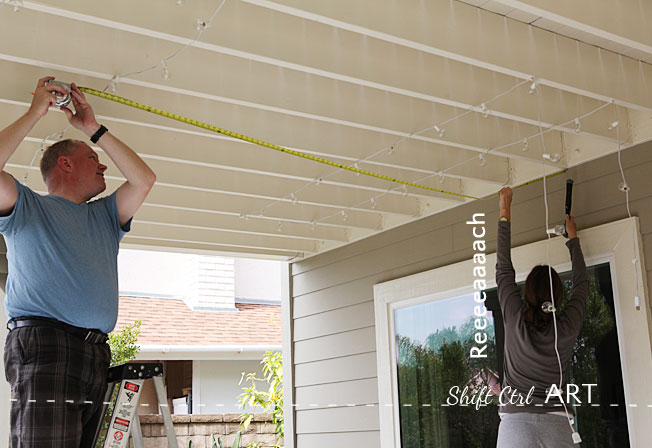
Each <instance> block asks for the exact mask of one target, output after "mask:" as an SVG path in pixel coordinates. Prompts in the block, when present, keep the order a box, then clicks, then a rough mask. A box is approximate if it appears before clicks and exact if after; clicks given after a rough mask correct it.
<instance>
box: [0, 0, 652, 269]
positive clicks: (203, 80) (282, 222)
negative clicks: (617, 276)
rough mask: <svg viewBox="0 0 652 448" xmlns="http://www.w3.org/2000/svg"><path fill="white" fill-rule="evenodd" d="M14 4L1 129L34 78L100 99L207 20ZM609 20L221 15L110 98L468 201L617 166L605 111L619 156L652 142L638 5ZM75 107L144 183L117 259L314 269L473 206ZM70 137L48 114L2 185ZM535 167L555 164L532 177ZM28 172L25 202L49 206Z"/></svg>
mask: <svg viewBox="0 0 652 448" xmlns="http://www.w3.org/2000/svg"><path fill="white" fill-rule="evenodd" d="M18 3H19V4H20V5H21V9H20V11H18V12H15V11H14V6H15V5H16V4H17V3H16V1H14V0H8V1H7V2H5V4H4V5H3V7H1V8H0V22H1V23H2V26H1V27H0V70H2V73H3V74H4V76H3V83H2V84H1V85H0V125H1V126H6V125H7V124H9V123H10V122H11V121H13V120H14V119H16V118H17V117H18V116H19V115H20V114H21V113H24V112H25V111H26V110H27V107H28V106H29V101H30V98H31V96H30V92H31V91H32V90H33V88H34V85H35V83H36V80H37V79H38V78H39V77H41V76H44V75H48V74H52V75H53V76H56V77H57V79H58V80H61V81H65V82H72V81H74V82H76V83H77V84H78V85H82V86H87V87H92V88H95V89H99V90H102V89H103V88H104V87H105V86H106V85H107V84H108V82H109V81H110V80H111V78H112V77H113V76H115V75H121V74H125V73H130V72H137V71H140V70H142V69H144V68H147V67H149V66H152V65H156V64H158V63H159V62H160V61H161V60H162V59H164V58H166V57H168V56H170V55H171V54H173V53H174V52H175V51H177V50H179V49H180V48H182V47H183V46H184V45H186V44H187V43H189V42H190V41H191V40H192V39H193V38H194V37H195V34H196V30H195V28H194V24H195V22H196V20H197V19H202V20H207V19H208V18H209V17H210V16H211V14H212V13H213V11H214V10H215V9H216V8H217V6H218V5H219V3H220V2H219V1H207V0H185V2H180V3H183V5H178V4H177V3H179V2H177V1H175V0H156V1H155V0H140V1H138V2H133V1H128V0H114V1H111V2H106V1H99V0H85V1H81V0H77V1H75V0H56V1H55V0H43V1H38V2H32V1H22V2H18ZM604 3H605V4H604V5H601V7H600V8H596V7H594V6H592V3H591V2H589V0H576V1H574V2H572V5H570V4H568V2H567V1H564V0H547V1H545V2H541V1H537V0H489V1H486V0H463V1H462V0H460V1H451V0H429V1H427V2H426V1H423V0H358V1H355V2H351V1H344V0H329V1H319V0H274V1H270V0H226V2H225V4H224V7H223V8H222V10H221V11H220V12H219V14H218V15H217V16H216V17H215V19H214V21H213V22H212V24H211V26H210V27H209V28H207V29H206V30H205V32H204V33H203V34H202V35H201V37H200V39H199V40H198V41H197V42H195V43H194V44H193V45H192V46H191V47H189V48H188V49H187V50H185V51H184V52H182V53H181V54H180V55H179V56H178V57H176V58H174V59H173V60H171V61H170V62H169V63H168V70H169V74H170V77H169V79H164V77H163V76H162V70H159V69H157V70H153V71H150V72H147V73H143V74H140V75H136V76H133V77H123V78H121V80H120V84H119V87H118V91H117V92H116V94H117V95H120V96H122V97H126V98H129V99H133V100H135V101H138V102H141V103H144V104H147V105H151V106H154V107H158V108H160V109H164V110H168V111H170V112H173V113H177V114H180V115H183V116H187V117H190V118H194V119H197V120H200V121H203V122H206V123H209V124H214V125H217V126H220V127H222V128H225V129H229V130H232V131H235V132H238V133H241V134H244V135H247V136H251V137H255V138H258V139H261V140H264V141H267V142H271V143H274V144H276V145H281V146H284V147H288V148H292V149H296V150H299V151H303V152H306V153H309V154H312V155H315V156H318V157H322V158H326V159H329V160H332V161H334V162H338V163H342V164H346V165H354V164H357V166H359V167H360V168H361V169H364V170H368V171H373V172H377V173H380V174H383V175H386V176H391V177H396V178H399V179H402V180H405V181H410V182H416V183H422V184H424V185H428V186H431V187H434V188H437V189H441V190H446V191H450V192H454V193H462V194H465V195H470V196H477V197H482V196H486V195H489V194H493V193H495V192H496V191H497V190H498V189H499V188H500V187H501V186H502V185H504V184H509V185H518V184H520V183H522V182H525V181H529V180H531V179H534V178H537V177H539V176H541V173H542V163H545V164H546V170H547V172H548V173H553V172H557V171H559V170H561V169H564V168H566V167H571V166H575V165H578V164H581V163H583V162H585V161H588V160H591V159H594V158H597V157H600V156H602V155H605V154H608V153H612V152H614V151H616V150H617V148H618V144H617V134H616V129H613V128H612V129H609V127H610V124H611V123H613V122H614V121H616V111H617V114H618V122H619V128H618V129H619V134H620V138H621V140H622V142H623V146H624V147H626V146H631V145H633V144H637V143H640V142H642V141H645V140H648V139H650V138H652V65H650V64H651V63H652V35H651V34H650V33H649V28H648V24H649V23H650V21H651V20H652V3H650V2H648V1H645V0H618V1H617V0H605V2H604ZM531 77H533V78H534V79H535V81H536V90H535V92H534V93H529V90H530V87H531V86H530V85H531V82H530V81H528V80H529V79H530V78H531ZM515 86H516V87H515ZM506 92H507V93H506ZM496 97H498V98H497V99H495V100H492V99H493V98H496ZM89 101H90V102H91V104H92V105H93V107H94V109H95V111H96V114H97V115H98V116H99V117H100V121H101V122H102V123H104V124H105V125H106V126H107V127H108V128H109V129H111V131H112V132H114V133H115V134H116V135H117V136H119V137H120V138H121V139H123V140H125V141H126V142H127V143H128V144H129V145H130V146H132V147H133V148H134V149H135V150H136V151H137V152H138V153H139V154H140V155H141V156H142V157H143V158H144V159H145V160H146V161H147V163H149V164H150V165H151V166H152V168H153V169H154V170H155V171H156V173H157V175H158V182H157V184H156V185H155V187H154V189H153V190H152V192H151V194H150V196H149V197H148V199H147V201H146V203H145V204H144V206H143V208H142V209H141V210H140V211H139V212H138V214H137V215H136V217H135V223H134V226H133V230H132V232H131V233H130V234H129V235H128V236H126V237H125V239H124V240H123V244H124V245H125V246H128V247H140V248H149V249H152V250H179V251H197V252H206V253H219V254H225V253H226V254H231V255H234V256H254V257H261V258H276V259H293V258H295V257H308V256H311V255H314V254H316V253H320V252H323V251H326V250H329V249H332V248H334V247H338V246H341V245H344V244H347V243H349V242H352V241H355V240H357V239H360V238H364V237H366V236H369V235H372V234H375V233H378V232H382V231H383V230H386V229H388V228H391V227H395V226H397V225H400V224H404V223H407V222H410V221H412V220H415V219H418V218H421V217H423V216H427V215H431V214H434V213H438V212H440V211H443V210H446V209H448V208H451V207H455V206H458V205H459V204H461V203H464V202H465V201H468V200H470V199H464V198H461V197H458V196H452V195H447V194H443V193H439V192H433V191H429V190H424V189H419V188H414V187H407V190H406V191H407V194H406V193H405V191H404V190H403V189H402V188H401V186H400V185H397V184H395V183H392V182H389V181H386V180H381V179H376V178H372V177H368V176H365V175H356V174H355V173H351V172H347V171H342V170H338V169H336V168H333V167H330V166H326V165H322V164H318V163H316V162H313V161H309V160H304V159H301V158H297V157H294V156H291V155H287V154H283V153H280V152H277V151H274V150H271V149H268V148H264V147H260V146H255V145H252V144H248V143H244V142H241V141H237V140H234V139H231V138H228V137H224V136H222V135H217V134H210V133H209V132H208V131H205V130H202V129H198V128H195V127H191V126H189V125H185V124H182V123H179V122H176V121H172V120H169V119H165V118H162V117H159V116H155V115H151V114H148V113H146V112H143V111H140V110H136V109H132V108H128V107H126V106H123V105H120V104H117V103H113V102H109V101H107V100H103V99H100V98H96V97H92V96H89ZM612 101H613V102H614V103H613V104H612V103H611V102H612ZM483 103H485V105H486V108H487V109H488V111H489V114H488V116H487V117H484V116H483V113H482V106H481V105H482V104H483ZM466 111H469V112H468V113H466V114H464V112H466ZM460 115H462V116H460ZM577 117H581V119H580V127H579V129H577V125H576V122H575V118H577ZM442 123H445V124H442ZM539 123H541V124H542V126H543V128H544V130H546V132H545V134H544V137H543V142H542V139H541V138H540V137H538V136H537V133H538V132H539ZM434 125H439V127H440V128H442V129H444V130H445V133H444V134H443V135H440V133H439V132H437V131H436V130H435V129H433V126H434ZM65 126H66V121H65V117H64V116H63V114H62V113H60V112H56V111H53V113H50V114H48V116H47V117H46V118H45V119H44V120H42V122H41V123H40V124H39V125H38V126H37V127H36V128H35V129H34V130H33V132H32V133H31V134H30V136H29V137H28V138H27V139H26V140H25V142H23V144H22V145H21V146H20V148H19V149H18V151H17V153H16V154H15V155H14V157H12V159H11V160H10V163H9V165H8V168H7V169H8V171H10V172H11V173H12V174H14V175H15V176H16V177H18V178H22V177H23V176H24V175H25V173H26V172H27V170H28V167H29V165H30V161H31V160H32V157H33V154H34V153H35V151H37V150H38V148H39V146H40V142H41V140H42V139H44V138H45V137H47V136H48V135H51V134H52V133H54V132H56V131H57V130H61V129H63V128H65ZM424 129H427V130H426V131H425V132H422V133H419V134H415V133H416V132H418V131H421V130H424ZM577 131H579V132H577ZM65 135H66V137H72V138H79V139H82V136H81V135H80V134H78V133H77V132H76V131H74V130H68V131H66V134H65ZM524 139H527V142H528V145H527V150H524V145H523V140H524ZM397 142H398V143H397ZM544 143H545V151H544ZM510 144H512V145H511V146H509V145H510ZM391 146H394V150H393V151H391V150H389V148H390V147H391ZM383 149H384V150H383ZM544 152H546V153H558V154H560V155H561V157H562V159H561V161H560V162H558V163H551V162H549V161H544V160H543V157H542V154H543V153H544ZM374 154H376V155H375V156H374V157H372V158H369V157H370V156H372V155H374ZM480 155H482V156H483V157H484V158H485V160H486V162H485V163H484V164H481V161H480V160H479V156H480ZM103 161H107V157H106V156H104V157H103ZM34 165H35V166H34V167H33V168H32V171H31V174H30V179H29V185H30V186H31V187H32V188H34V189H35V190H37V191H41V192H44V191H45V187H44V185H43V184H42V182H41V180H40V176H39V174H38V172H37V170H36V166H38V163H35V164H34ZM107 174H108V182H107V183H108V188H109V189H112V188H115V187H116V186H117V185H119V183H120V182H121V180H122V179H121V176H120V173H119V172H118V171H117V169H116V168H115V167H114V166H113V165H112V164H110V163H109V170H108V172H107ZM424 178H426V179H425V180H421V179H424ZM316 179H322V181H321V182H316ZM388 190H389V191H388ZM372 198H374V199H373V200H372ZM261 211H262V214H261Z"/></svg>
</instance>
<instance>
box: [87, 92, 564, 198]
mask: <svg viewBox="0 0 652 448" xmlns="http://www.w3.org/2000/svg"><path fill="white" fill-rule="evenodd" d="M79 90H81V91H82V92H84V93H88V94H89V95H94V96H98V97H100V98H104V99H106V100H110V101H115V102H116V103H120V104H124V105H125V106H130V107H134V108H136V109H140V110H144V111H146V112H151V113H153V114H156V115H160V116H161V117H165V118H170V119H172V120H176V121H180V122H181V123H185V124H190V125H192V126H196V127H198V128H202V129H206V130H208V131H211V132H215V133H218V134H222V135H226V136H228V137H232V138H236V139H238V140H242V141H244V142H248V143H253V144H254V145H259V146H263V147H265V148H269V149H274V150H276V151H280V152H284V153H286V154H291V155H293V156H297V157H303V158H304V159H308V160H312V161H313V162H318V163H322V164H324V165H329V166H333V167H335V168H340V169H343V170H347V171H351V172H353V173H356V174H364V175H365V176H371V177H375V178H377V179H383V180H388V181H390V182H395V183H398V184H403V185H408V186H410V187H415V188H421V189H424V190H429V191H436V192H438V193H444V194H449V195H452V196H458V197H462V198H467V199H491V198H495V197H497V196H498V193H496V194H494V195H491V196H488V197H485V198H478V197H475V196H469V195H466V194H462V193H455V192H453V191H446V190H440V189H438V188H433V187H429V186H427V185H421V184H417V183H414V182H408V181H405V180H401V179H397V178H395V177H390V176H385V175H384V174H378V173H374V172H373V171H366V170H361V169H359V168H355V167H353V166H349V165H344V164H342V163H337V162H333V161H332V160H327V159H322V158H321V157H316V156H313V155H310V154H306V153H305V152H301V151H295V150H293V149H289V148H285V147H283V146H278V145H275V144H273V143H268V142H265V141H263V140H258V139H256V138H253V137H248V136H246V135H243V134H238V133H237V132H233V131H229V130H228V129H222V128H220V127H217V126H213V125H211V124H207V123H203V122H201V121H198V120H194V119H192V118H187V117H183V116H181V115H178V114H173V113H171V112H167V111H164V110H161V109H157V108H156V107H152V106H147V105H145V104H141V103H138V102H136V101H133V100H130V99H127V98H123V97H121V96H117V95H113V94H111V93H106V92H102V91H101V90H95V89H91V88H89V87H79ZM564 172H565V171H560V172H558V173H554V174H551V175H549V176H546V178H550V177H554V176H558V175H560V174H563V173H564ZM542 179H543V177H540V178H538V179H534V180H531V181H529V182H526V183H524V184H521V185H518V186H516V187H514V188H515V189H516V188H520V187H524V186H526V185H530V184H533V183H535V182H539V181H541V180H542Z"/></svg>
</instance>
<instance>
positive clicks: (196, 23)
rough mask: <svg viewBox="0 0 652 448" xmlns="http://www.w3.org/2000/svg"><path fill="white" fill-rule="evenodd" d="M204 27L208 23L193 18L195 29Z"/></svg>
mask: <svg viewBox="0 0 652 448" xmlns="http://www.w3.org/2000/svg"><path fill="white" fill-rule="evenodd" d="M206 28H208V24H207V23H206V22H205V21H204V20H203V19H197V20H195V29H196V30H197V31H204V30H205V29H206Z"/></svg>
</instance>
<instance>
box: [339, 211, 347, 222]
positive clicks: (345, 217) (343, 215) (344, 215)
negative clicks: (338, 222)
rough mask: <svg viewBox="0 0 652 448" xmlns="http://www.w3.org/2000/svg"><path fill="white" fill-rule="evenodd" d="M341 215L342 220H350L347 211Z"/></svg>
mask: <svg viewBox="0 0 652 448" xmlns="http://www.w3.org/2000/svg"><path fill="white" fill-rule="evenodd" d="M340 214H341V215H342V220H343V221H344V222H346V221H347V220H348V219H349V215H347V214H346V211H345V210H342V211H341V212H340Z"/></svg>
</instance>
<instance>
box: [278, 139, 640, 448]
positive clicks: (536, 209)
mask: <svg viewBox="0 0 652 448" xmlns="http://www.w3.org/2000/svg"><path fill="white" fill-rule="evenodd" d="M621 157H622V163H623V168H624V171H625V176H626V178H627V182H628V184H629V186H630V187H631V189H632V190H631V192H630V208H631V212H632V215H634V216H638V217H639V220H640V231H641V234H642V239H643V251H644V258H645V266H644V271H645V272H646V275H647V284H648V285H650V284H652V180H650V173H652V143H650V142H648V143H644V144H641V145H638V146H636V147H633V148H630V149H627V150H624V151H623V152H622V155H621ZM566 178H572V179H574V181H575V188H574V197H573V215H574V216H575V217H576V219H577V222H578V226H579V228H580V230H581V229H582V228H588V227H594V226H598V225H601V224H605V223H608V222H611V221H616V220H619V219H623V218H626V217H627V210H626V207H625V195H624V194H623V193H622V192H621V191H619V190H618V184H619V183H620V182H621V177H620V171H619V169H618V158H617V155H616V154H613V155H610V156H606V157H603V158H600V159H596V160H594V161H591V162H588V163H585V164H583V165H579V166H577V167H574V168H572V169H570V170H569V171H568V173H567V175H562V176H557V177H554V178H552V179H549V180H548V182H547V189H548V203H549V206H550V219H549V222H550V223H552V224H554V223H559V222H562V221H563V204H564V198H565V189H566V187H565V182H566V181H565V180H566ZM480 212H482V213H485V215H486V222H487V225H486V228H487V238H486V241H487V252H488V253H491V252H495V248H496V222H497V221H498V206H497V200H496V199H491V200H485V201H483V200H480V201H474V202H471V203H468V204H464V205H462V206H460V207H457V208H455V209H452V210H448V211H446V212H443V213H440V214H437V215H434V216H430V217H428V218H424V219H421V220H419V221H416V222H413V223H410V224H407V225H404V226H401V227H398V228H395V229H392V230H389V231H387V232H383V233H382V234H378V235H375V236H373V237H370V238H367V239H365V240H362V241H358V242H356V243H353V244H349V245H347V246H344V247H342V248H339V249H336V250H333V251H330V252H327V253H324V254H321V255H317V256H315V257H311V258H309V259H307V260H303V261H299V262H295V263H293V264H292V269H291V272H292V285H293V288H292V312H293V321H292V324H293V348H294V354H295V361H294V392H295V398H296V400H295V402H296V405H297V406H296V408H295V409H296V410H295V430H296V443H297V444H296V446H297V448H320V447H327V446H328V447H330V446H338V447H342V448H345V447H360V446H378V445H379V444H380V430H379V418H378V405H379V403H378V390H377V388H378V383H377V368H376V348H375V345H376V344H375V327H374V306H373V285H374V284H376V283H380V282H385V281H389V280H393V279H396V278H400V277H404V276H408V275H412V274H415V273H419V272H423V271H427V270H430V269H434V268H438V267H441V266H446V265H449V264H452V263H456V262H459V261H464V260H468V259H470V258H471V257H472V255H473V250H472V247H471V243H472V241H473V236H472V235H471V232H470V228H469V226H467V225H466V224H465V222H466V221H467V220H469V219H471V216H472V215H473V214H474V213H480ZM512 223H513V224H512V231H513V235H512V244H513V246H521V245H525V244H529V243H532V242H535V241H539V240H541V239H543V238H544V237H545V233H544V227H545V226H544V223H545V208H544V204H543V184H542V183H541V182H538V183H535V184H532V185H528V186H526V187H523V188H519V189H518V190H516V192H515V194H514V203H513V205H512ZM645 300H648V303H649V298H648V297H647V296H646V299H645Z"/></svg>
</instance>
